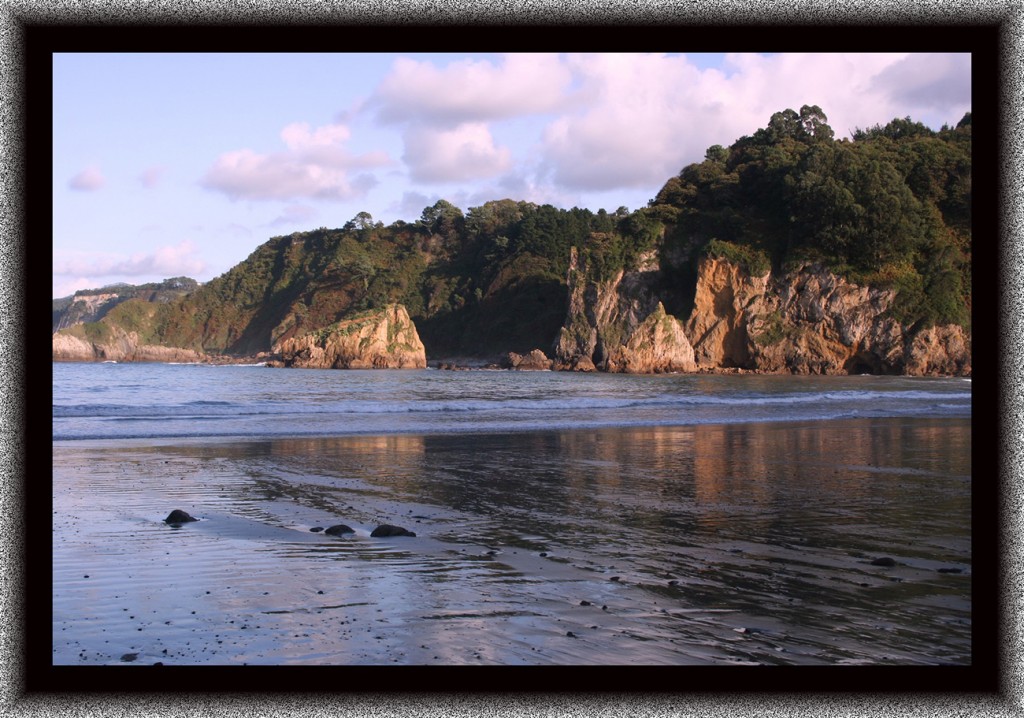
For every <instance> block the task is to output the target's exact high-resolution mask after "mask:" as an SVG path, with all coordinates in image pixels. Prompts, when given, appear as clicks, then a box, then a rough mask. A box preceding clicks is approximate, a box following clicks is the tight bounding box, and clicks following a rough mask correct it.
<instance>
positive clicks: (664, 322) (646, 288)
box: [554, 248, 696, 373]
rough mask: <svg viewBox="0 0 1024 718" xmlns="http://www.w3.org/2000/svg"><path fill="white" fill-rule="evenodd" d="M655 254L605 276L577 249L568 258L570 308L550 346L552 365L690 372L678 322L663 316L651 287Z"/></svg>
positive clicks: (688, 349)
mask: <svg viewBox="0 0 1024 718" xmlns="http://www.w3.org/2000/svg"><path fill="white" fill-rule="evenodd" d="M658 275H659V272H658V266H657V261H656V255H655V254H654V253H650V254H648V255H647V256H645V257H644V258H643V260H642V261H641V262H640V266H639V267H638V269H637V270H635V271H630V272H626V271H624V270H620V271H619V272H617V273H616V274H615V276H614V277H612V278H611V279H609V280H605V281H599V280H595V279H593V278H591V277H589V276H588V270H587V266H586V262H585V261H584V260H583V259H582V258H581V257H580V255H579V253H578V252H577V251H576V249H575V248H573V249H572V254H571V255H570V260H569V274H568V291H569V309H568V313H567V316H566V320H565V324H564V326H563V327H562V330H561V332H560V333H559V336H558V339H557V340H556V342H555V346H554V356H555V366H556V368H558V369H566V370H573V371H593V370H595V369H599V370H602V371H610V372H629V373H652V372H664V371H684V372H685V371H694V370H695V369H696V364H695V362H694V354H693V347H692V346H691V345H690V342H689V340H688V338H687V336H686V333H685V331H684V329H683V325H682V323H680V322H679V320H678V319H676V318H675V317H673V316H671V315H669V314H666V312H665V308H664V306H663V305H662V303H661V302H660V301H659V299H658V296H657V292H656V291H655V287H656V285H657V282H658V278H659V277H658Z"/></svg>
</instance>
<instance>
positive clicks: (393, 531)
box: [328, 524, 416, 538]
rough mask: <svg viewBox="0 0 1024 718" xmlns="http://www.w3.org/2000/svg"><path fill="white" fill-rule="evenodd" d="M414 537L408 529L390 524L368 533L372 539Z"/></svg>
mask: <svg viewBox="0 0 1024 718" xmlns="http://www.w3.org/2000/svg"><path fill="white" fill-rule="evenodd" d="M328 530H329V529H328ZM415 535H416V533H415V532H413V531H409V530H408V529H404V528H402V527H401V526H392V525H391V524H381V525H380V526H378V527H377V528H375V529H374V530H373V531H372V532H371V533H370V536H373V537H374V538H380V537H383V536H415Z"/></svg>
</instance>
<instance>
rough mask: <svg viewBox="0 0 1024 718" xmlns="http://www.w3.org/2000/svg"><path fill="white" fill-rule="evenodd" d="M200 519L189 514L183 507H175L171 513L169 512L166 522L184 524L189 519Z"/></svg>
mask: <svg viewBox="0 0 1024 718" xmlns="http://www.w3.org/2000/svg"><path fill="white" fill-rule="evenodd" d="M198 520H199V519H197V518H193V517H192V516H189V515H188V514H187V513H185V512H184V511H182V510H181V509H174V511H172V512H171V513H169V514H167V518H165V519H164V523H165V524H172V525H173V524H184V523H188V522H189V521H198Z"/></svg>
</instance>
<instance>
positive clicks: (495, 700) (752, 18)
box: [0, 0, 1024, 718]
mask: <svg viewBox="0 0 1024 718" xmlns="http://www.w3.org/2000/svg"><path fill="white" fill-rule="evenodd" d="M581 9H585V16H586V19H587V21H589V22H592V23H607V24H615V23H620V22H627V21H634V22H635V21H636V20H637V19H638V18H643V19H647V18H650V19H651V20H652V21H657V20H659V19H660V20H671V21H675V22H679V21H691V22H695V23H700V22H708V21H710V20H715V21H722V20H728V21H730V22H734V23H753V24H760V23H765V22H819V23H839V22H859V23H864V22H869V23H878V24H895V23H901V24H902V23H934V22H938V21H944V22H953V23H955V22H975V23H976V22H993V23H998V24H1000V25H1001V27H1002V31H1003V36H1004V39H1005V45H1004V51H1003V53H1004V57H1003V58H1002V61H1003V68H1004V77H1003V78H1001V85H1002V87H1003V91H1004V93H1005V97H1004V102H1003V106H1002V108H1001V109H1002V112H1003V116H1002V118H1001V120H1002V122H1003V128H1002V146H1001V149H1002V161H1001V165H1000V172H1001V179H1002V180H1003V193H1002V197H1001V206H1002V213H1003V214H1002V220H1003V223H1002V232H1001V235H1000V236H999V238H998V239H999V242H1000V246H1001V257H1002V260H1003V264H1004V266H1005V267H1006V271H1005V272H1004V274H1003V286H1002V289H1003V293H1004V299H1003V306H1002V307H1001V311H1000V317H999V326H1000V328H1001V331H1002V332H1003V334H1004V338H1005V341H1004V345H1003V348H1004V350H1005V351H1006V356H1004V357H1001V361H997V362H995V365H996V367H998V371H999V382H1000V385H1001V386H1002V387H1003V394H1002V396H1003V401H1004V406H1003V408H1002V416H1003V424H1002V437H1001V439H1002V442H1003V445H1004V451H1005V457H1006V461H1005V471H1004V474H1003V475H1000V476H999V480H1000V491H1001V492H1002V496H1003V499H1002V504H1003V519H1004V523H1003V535H1002V536H1001V541H1002V544H1003V547H1004V555H1003V559H1002V565H1001V568H1002V570H1003V576H1002V583H1001V586H1000V593H1001V595H1000V600H1001V603H1002V605H1003V607H1004V615H1005V618H1004V623H1003V625H1002V635H1003V639H1002V640H1003V643H1002V647H1001V648H1002V654H1003V656H1004V659H1005V666H1004V675H1003V681H1004V686H1005V687H1004V691H1003V696H1002V697H1001V698H1000V697H993V696H987V697H982V696H969V695H963V696H960V695H956V696H943V697H941V698H936V697H935V696H927V695H905V694H904V695H901V694H878V695H871V694H866V695H865V694H857V695H835V694H833V695H812V694H804V695H801V696H800V697H798V698H794V697H787V696H782V695H736V696H703V695H692V696H689V695H688V696H655V695H648V694H638V693H634V694H616V695H614V696H600V695H595V694H586V693H562V694H554V695H552V694H547V695H515V694H509V695H507V696H478V695H473V694H471V693H466V694H452V695H443V696H440V695H412V694H406V695H394V694H376V695H375V694H360V695H354V696H350V697H347V698H332V697H329V696H322V695H308V696H299V695H280V696H257V695H253V696H244V695H231V696H219V697H203V696H201V695H187V694H180V695H177V696H172V697H154V696H132V695H126V696H122V697H109V696H96V697H90V696H25V695H23V691H22V686H23V682H22V675H21V672H22V664H21V652H22V648H23V646H22V637H21V624H20V616H21V615H22V614H23V611H24V605H23V599H22V592H23V589H24V574H23V572H22V569H21V557H22V556H23V555H24V550H25V546H24V539H23V530H24V522H23V517H22V515H21V511H22V505H23V495H22V487H21V478H22V472H23V469H24V463H23V462H24V456H25V450H26V439H27V437H26V436H24V431H23V428H22V426H21V416H22V408H23V405H24V397H23V377H24V369H23V363H24V362H25V361H26V359H27V358H26V357H25V355H24V352H23V347H22V335H21V330H22V326H23V322H24V319H23V316H24V311H25V298H24V294H23V292H24V289H25V287H24V280H25V276H24V275H25V270H24V265H23V262H24V258H23V255H22V237H23V207H22V197H21V190H22V188H21V179H20V178H21V176H22V171H23V169H24V160H23V157H22V139H21V138H22V133H23V129H24V128H23V127H22V121H21V110H22V89H21V77H20V75H21V65H20V62H21V50H20V36H19V29H20V27H21V25H22V23H24V22H28V21H32V22H38V21H43V22H54V23H63V22H68V21H69V20H78V21H83V20H84V21H93V22H126V21H129V20H130V21H140V22H141V21H157V22H160V21H163V22H174V23H182V22H203V21H206V22H245V23H253V22H261V21H262V22H274V21H285V22H291V23H299V22H301V23H313V24H316V23H322V22H325V21H332V22H338V21H349V22H368V23H381V22H397V21H399V20H405V21H408V20H409V18H411V17H415V18H421V19H422V20H424V21H431V22H433V21H443V22H458V23H474V22H481V21H488V22H493V21H501V22H505V21H509V22H524V21H532V22H540V23H550V22H567V21H569V22H572V21H574V19H575V17H576V12H577V11H578V10H581ZM0 13H2V20H0V137H2V142H0V409H2V411H0V439H2V441H0V466H2V469H3V482H2V484H0V516H3V521H0V562H2V569H3V574H2V580H0V715H5V716H6V715H11V716H14V715H44V716H45V715H67V716H80V715H88V716H98V715H103V716H122V715H124V716H137V715H158V714H166V713H168V712H173V713H175V714H178V715H203V716H207V715H208V716H220V715H234V714H238V713H244V714H246V715H254V716H261V715H286V716H292V715H294V716H308V715H310V713H311V712H321V713H325V712H328V711H329V712H330V715H331V716H332V718H348V717H349V716H364V715H365V716H376V715H388V716H390V715H402V716H405V717H411V716H428V715H429V716H453V717H456V716H504V715H523V716H526V715H543V716H552V717H553V716H581V715H587V716H591V715H594V716H634V715H636V716H668V715H693V716H712V715H715V716H718V715H722V716H726V715H728V716H746V715H764V714H765V713H769V714H773V715H791V714H795V715H814V716H838V715H843V716H854V715H864V716H876V715H903V716H922V717H924V716H929V717H930V716H936V715H939V716H942V715H958V716H962V715H979V716H980V715H985V716H1017V715H1021V714H1022V713H1024V710H1022V708H1021V706H1022V705H1024V701H1022V700H1021V698H1022V685H1021V684H1022V680H1024V679H1022V676H1024V671H1022V670H1021V668H1022V666H1021V659H1020V657H1019V656H1020V653H1021V649H1022V641H1021V623H1020V614H1019V611H1020V605H1019V603H1020V597H1021V596H1022V595H1024V586H1022V572H1021V565H1022V563H1021V546H1020V541H1019V536H1018V535H1017V533H1018V529H1019V527H1020V520H1021V514H1022V510H1024V502H1022V496H1021V478H1022V470H1021V464H1022V461H1024V456H1022V453H1024V415H1022V403H1024V402H1022V399H1024V387H1022V384H1024V382H1022V372H1021V370H1020V367H1021V366H1024V356H1022V355H1024V351H1022V350H1024V346H1022V343H1024V342H1022V339H1024V332H1022V326H1021V323H1022V319H1021V315H1022V313H1024V286H1022V281H1021V278H1022V274H1021V268H1022V266H1024V246H1022V243H1021V224H1022V220H1024V217H1022V214H1024V192H1022V187H1021V182H1020V178H1021V176H1022V174H1024V163H1022V162H1021V159H1022V139H1021V138H1022V137H1024V121H1022V116H1021V99H1022V95H1024V89H1022V80H1024V55H1022V52H1021V47H1022V42H1021V30H1022V19H1024V8H1022V6H1021V3H1020V2H1019V0H1005V1H1003V2H986V1H984V0H982V1H976V2H971V3H968V4H964V5H960V4H959V3H957V4H954V3H952V2H943V1H941V0H939V1H936V0H919V2H916V3H914V4H913V5H912V6H907V5H903V6H899V10H898V11H896V10H894V9H893V7H892V5H891V4H890V3H889V2H888V1H882V2H878V1H864V0H861V1H860V2H828V0H807V1H805V2H799V3H798V2H795V1H794V0H785V1H783V0H775V1H771V0H764V1H755V2H749V1H745V0H732V1H731V2H710V1H708V0H677V1H676V2H669V1H667V0H602V1H600V2H572V0H565V1H564V2H557V1H548V2H542V1H539V0H515V1H513V0H502V1H501V2H498V3H495V2H492V1H490V0H469V1H466V0H454V1H451V0H417V1H414V2H401V3H400V2H391V1H388V2H384V1H381V0H378V1H373V0H363V1H360V0H353V1H350V2H315V1H314V0H289V1H285V2H272V0H249V1H248V2H240V3H231V4H226V5H224V6H221V5H220V4H219V3H216V2H197V1H196V0H150V1H148V2H147V1H142V2H129V1H128V0H92V1H91V2H89V1H82V0H49V1H48V2H45V4H44V3H39V2H38V0H0ZM982 240H983V238H979V241H982ZM31 280H32V281H39V282H45V283H46V284H47V285H49V282H50V280H49V278H48V277H43V276H37V277H31ZM28 359H31V358H28ZM978 364H979V365H982V366H985V367H986V368H987V367H989V366H991V364H990V363H989V362H985V363H984V364H982V363H981V362H978ZM979 478H981V477H979ZM582 688H584V689H585V687H582ZM317 709H320V710H319V711H318V710H317Z"/></svg>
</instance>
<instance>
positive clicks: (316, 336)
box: [274, 304, 427, 369]
mask: <svg viewBox="0 0 1024 718" xmlns="http://www.w3.org/2000/svg"><path fill="white" fill-rule="evenodd" d="M274 352H275V353H278V354H280V355H281V359H282V361H283V362H284V365H285V366H290V367H301V368H312V369H423V368H425V367H426V366H427V355H426V350H425V349H424V347H423V342H421V341H420V337H419V334H417V332H416V326H415V325H414V324H413V322H412V320H411V319H410V318H409V314H408V312H407V311H406V310H405V307H403V306H402V305H400V304H391V305H388V306H387V307H384V308H382V309H377V310H372V311H369V312H364V313H362V314H360V315H357V316H355V317H352V318H349V319H343V320H341V321H339V322H338V323H336V324H333V325H331V326H330V327H327V328H325V329H322V330H320V331H315V332H309V333H307V334H304V335H301V336H297V337H292V338H290V339H285V340H283V341H280V342H278V343H277V344H275V345H274Z"/></svg>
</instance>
